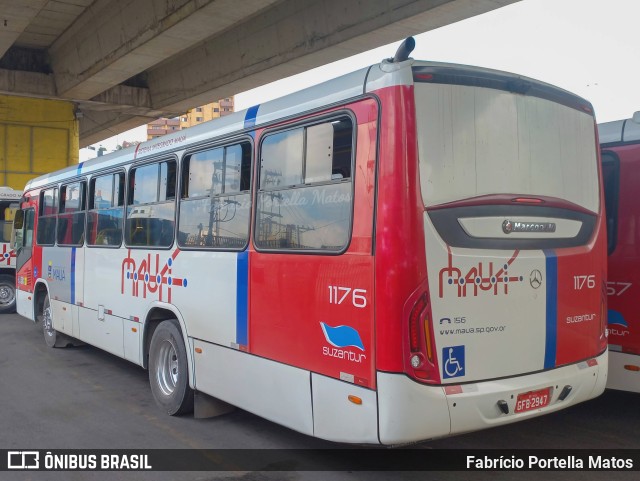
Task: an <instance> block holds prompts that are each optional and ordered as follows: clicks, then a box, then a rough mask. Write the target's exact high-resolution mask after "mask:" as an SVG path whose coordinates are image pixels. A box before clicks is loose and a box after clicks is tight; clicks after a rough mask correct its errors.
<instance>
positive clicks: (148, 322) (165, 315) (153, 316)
mask: <svg viewBox="0 0 640 481" xmlns="http://www.w3.org/2000/svg"><path fill="white" fill-rule="evenodd" d="M171 319H175V320H177V321H178V326H179V329H180V333H181V334H182V340H183V342H184V348H185V350H186V352H187V367H188V371H189V387H191V389H194V386H195V366H194V364H193V363H194V360H193V351H192V349H191V343H190V342H189V336H188V333H187V326H186V324H185V322H184V318H183V317H182V314H181V313H180V311H179V310H178V309H177V308H176V307H175V306H174V305H173V304H166V303H162V302H155V303H153V304H152V305H151V306H150V307H149V309H148V311H147V315H146V316H145V321H144V327H143V331H142V332H143V335H142V340H141V342H142V351H141V352H142V367H144V368H145V369H149V349H150V347H151V339H152V337H153V333H154V332H155V330H156V328H157V327H158V326H159V325H160V323H161V322H163V321H168V320H171Z"/></svg>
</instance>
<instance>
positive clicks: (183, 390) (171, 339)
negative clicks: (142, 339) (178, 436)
mask: <svg viewBox="0 0 640 481" xmlns="http://www.w3.org/2000/svg"><path fill="white" fill-rule="evenodd" d="M149 382H150V384H151V392H152V393H153V397H154V399H155V400H156V403H157V404H158V405H159V406H160V407H161V408H162V409H163V410H164V411H166V412H167V413H168V414H170V415H172V416H173V415H176V414H184V413H187V412H190V411H192V410H193V390H192V389H191V388H190V387H189V371H188V367H187V350H186V348H185V344H184V340H183V338H182V334H181V333H180V327H179V324H178V321H177V320H176V319H171V320H168V321H163V322H162V323H160V325H159V326H158V327H157V328H156V330H155V331H154V333H153V337H152V338H151V346H150V348H149Z"/></svg>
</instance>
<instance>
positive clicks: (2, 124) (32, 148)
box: [0, 95, 79, 190]
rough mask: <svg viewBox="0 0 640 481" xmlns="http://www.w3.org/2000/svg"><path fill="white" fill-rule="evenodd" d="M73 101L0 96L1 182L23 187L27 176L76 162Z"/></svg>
mask: <svg viewBox="0 0 640 481" xmlns="http://www.w3.org/2000/svg"><path fill="white" fill-rule="evenodd" d="M78 146H79V139H78V121H77V120H76V118H75V106H74V104H73V103H72V102H65V101H60V100H44V99H34V98H25V97H14V96H6V95H0V185H7V186H9V187H12V188H14V189H17V190H22V189H23V188H24V186H25V184H26V183H27V181H28V180H29V179H32V178H34V177H37V176H39V175H41V174H46V173H48V172H52V171H54V170H58V169H61V168H63V167H66V166H68V165H74V164H77V163H78V148H79V147H78Z"/></svg>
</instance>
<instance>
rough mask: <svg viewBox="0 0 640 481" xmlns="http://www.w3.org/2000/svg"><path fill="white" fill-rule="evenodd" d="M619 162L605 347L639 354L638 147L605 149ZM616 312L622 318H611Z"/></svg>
mask: <svg viewBox="0 0 640 481" xmlns="http://www.w3.org/2000/svg"><path fill="white" fill-rule="evenodd" d="M603 151H611V152H613V153H615V154H616V155H617V156H618V159H619V160H620V164H619V165H620V176H619V178H620V183H619V196H618V222H617V241H616V246H615V250H614V251H613V252H612V253H611V255H610V256H609V278H608V289H607V291H608V301H609V305H608V308H609V344H614V345H617V346H621V349H622V352H626V353H630V354H640V309H639V307H640V304H639V303H638V298H639V297H640V203H639V202H638V191H637V189H638V186H640V144H630V145H622V146H617V147H605V148H604V149H603ZM611 311H616V312H617V313H619V314H620V316H621V317H622V318H621V319H620V318H619V317H618V316H614V315H612V312H611Z"/></svg>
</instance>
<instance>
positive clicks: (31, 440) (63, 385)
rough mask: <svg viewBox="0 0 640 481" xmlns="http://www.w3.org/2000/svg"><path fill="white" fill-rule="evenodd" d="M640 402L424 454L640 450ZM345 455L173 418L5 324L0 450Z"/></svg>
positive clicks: (221, 475) (473, 437) (238, 426)
mask: <svg viewBox="0 0 640 481" xmlns="http://www.w3.org/2000/svg"><path fill="white" fill-rule="evenodd" d="M639 400H640V395H635V394H630V393H623V392H619V391H607V392H605V394H604V395H603V396H601V397H600V398H598V399H595V400H593V401H590V402H587V403H583V404H581V405H578V406H575V407H573V408H572V409H569V410H565V411H562V412H559V413H555V414H551V415H548V416H544V417H540V418H537V419H533V420H530V421H526V422H521V423H517V424H513V425H509V426H503V427H499V428H494V429H490V430H485V431H481V432H476V433H471V434H466V435H462V436H457V437H452V438H446V439H441V440H435V441H431V442H425V443H422V444H419V445H417V446H414V447H415V448H419V449H435V448H451V449H487V448H488V449H492V448H494V449H500V448H516V449H527V448H540V449H559V448H576V449H580V448H584V449H596V448H614V449H619V448H636V449H637V448H640V434H639V433H640V418H639V416H638V411H637V408H636V406H637V404H638V401H639ZM335 447H340V446H339V445H335V444H333V443H329V442H325V441H322V440H318V439H313V438H310V437H308V436H305V435H302V434H299V433H296V432H294V431H291V430H289V429H287V428H284V427H282V426H279V425H276V424H273V423H271V422H269V421H266V420H264V419H261V418H259V417H257V416H254V415H252V414H250V413H248V412H245V411H242V410H236V411H235V412H233V413H231V414H227V415H224V416H221V417H218V418H212V419H194V418H193V417H192V416H183V417H170V416H167V415H165V414H163V413H162V412H161V411H160V410H159V409H158V408H157V407H156V405H155V403H154V401H153V398H152V396H151V391H150V389H149V382H148V378H147V372H146V371H144V370H143V369H142V368H140V367H137V366H135V365H133V364H131V363H129V362H127V361H124V360H122V359H119V358H117V357H114V356H112V355H110V354H107V353H105V352H103V351H100V350H98V349H95V348H93V347H91V346H84V347H76V348H66V349H50V348H47V347H46V346H45V343H44V341H43V338H42V332H41V330H40V329H39V328H38V327H36V326H35V325H34V324H33V323H32V322H31V321H28V320H26V319H24V318H22V317H20V316H17V315H3V316H0V449H140V448H176V449H186V448H196V449H220V448H243V449H246V448H255V449H263V448H269V449H273V448H282V449H293V448H295V449H310V450H314V449H326V448H335ZM560 478H562V479H580V480H581V481H582V480H595V479H637V473H635V474H634V473H622V472H609V473H597V472H589V473H576V472H573V473H567V472H565V473H558V472H545V473H526V472H524V473H523V472H520V473H508V472H506V473H505V472H503V473H496V472H494V473H460V472H458V473H452V472H449V473H442V472H441V473H433V472H396V473H389V472H378V473H376V472H331V473H327V472H312V471H308V472H296V471H283V472H276V473H273V472H238V471H218V472H153V473H140V472H138V473H120V472H103V473H96V472H93V473H88V472H66V473H50V472H48V473H44V472H30V473H26V472H24V473H6V472H5V473H1V472H0V480H5V479H6V480H13V479H16V480H31V479H33V480H72V481H73V480H84V479H87V480H89V479H91V480H93V479H96V480H103V479H104V480H131V479H136V480H138V479H141V480H147V479H148V480H158V481H162V480H213V479H222V480H232V479H233V480H237V479H240V480H247V481H249V480H257V481H262V480H267V479H268V480H272V479H273V480H286V481H290V480H297V479H305V480H306V479H309V480H315V479H318V480H322V479H340V480H342V479H345V480H354V479H367V480H369V479H371V480H386V479H407V480H414V479H415V480H418V479H419V480H423V479H438V480H440V479H445V480H447V479H452V480H453V479H456V480H457V479H518V480H523V479H560Z"/></svg>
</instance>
